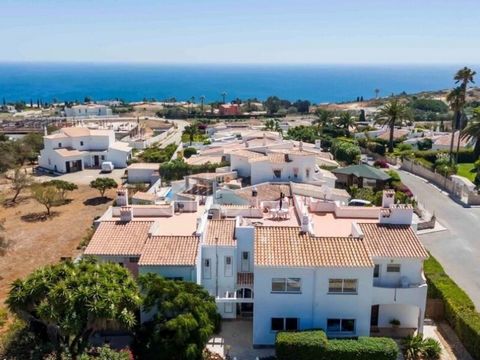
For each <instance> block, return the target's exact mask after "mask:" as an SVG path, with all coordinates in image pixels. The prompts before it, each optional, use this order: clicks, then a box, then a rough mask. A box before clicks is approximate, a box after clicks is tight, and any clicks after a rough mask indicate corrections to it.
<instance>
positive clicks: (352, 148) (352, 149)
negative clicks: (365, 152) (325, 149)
mask: <svg viewBox="0 0 480 360" xmlns="http://www.w3.org/2000/svg"><path fill="white" fill-rule="evenodd" d="M331 152H332V154H333V156H335V159H336V160H338V161H343V162H346V163H347V164H352V163H354V162H356V161H357V160H358V159H359V158H360V154H361V152H360V148H359V147H358V145H357V144H356V143H355V142H352V141H350V140H346V139H344V138H339V139H335V140H334V141H333V143H332V149H331Z"/></svg>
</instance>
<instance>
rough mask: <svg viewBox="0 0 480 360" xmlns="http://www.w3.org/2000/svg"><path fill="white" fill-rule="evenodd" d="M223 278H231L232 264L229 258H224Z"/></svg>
mask: <svg viewBox="0 0 480 360" xmlns="http://www.w3.org/2000/svg"><path fill="white" fill-rule="evenodd" d="M225 276H233V264H232V257H231V256H225Z"/></svg>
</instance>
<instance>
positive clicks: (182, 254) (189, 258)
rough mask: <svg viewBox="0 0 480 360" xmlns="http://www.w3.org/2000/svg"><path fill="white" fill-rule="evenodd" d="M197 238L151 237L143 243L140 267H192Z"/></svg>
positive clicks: (196, 252) (195, 256)
mask: <svg viewBox="0 0 480 360" xmlns="http://www.w3.org/2000/svg"><path fill="white" fill-rule="evenodd" d="M198 243H199V239H198V237H197V236H151V237H150V238H148V240H147V242H146V243H145V247H144V248H143V251H142V256H140V260H139V262H138V265H140V266H149V265H150V266H194V265H195V263H196V259H197V254H198Z"/></svg>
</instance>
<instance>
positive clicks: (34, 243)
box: [0, 185, 114, 307]
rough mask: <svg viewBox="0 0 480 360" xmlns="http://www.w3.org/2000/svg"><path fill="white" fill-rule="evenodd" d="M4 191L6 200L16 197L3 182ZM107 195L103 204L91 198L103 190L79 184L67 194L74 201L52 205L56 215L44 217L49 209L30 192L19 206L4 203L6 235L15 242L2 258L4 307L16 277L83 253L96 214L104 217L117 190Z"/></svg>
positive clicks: (0, 289) (2, 213) (0, 275)
mask: <svg viewBox="0 0 480 360" xmlns="http://www.w3.org/2000/svg"><path fill="white" fill-rule="evenodd" d="M0 190H1V194H2V196H3V197H4V199H7V200H8V199H10V198H11V197H12V194H11V191H10V190H9V189H8V188H7V187H6V186H5V185H0ZM106 195H107V196H109V197H110V199H109V200H108V201H106V202H105V201H100V202H101V203H100V204H99V203H98V202H99V201H87V200H89V199H95V198H97V197H98V196H99V193H98V191H97V190H94V189H91V188H89V187H88V186H85V185H79V189H78V190H76V191H74V192H71V193H69V195H68V196H67V197H68V198H69V199H71V202H70V203H68V204H66V205H62V206H59V207H54V208H52V212H53V215H52V216H51V217H50V218H48V219H44V218H43V219H41V218H42V213H44V211H45V208H44V207H43V206H42V205H40V204H38V203H37V202H36V201H35V200H34V199H32V198H30V197H29V194H28V191H27V192H25V193H22V194H21V195H20V196H19V199H17V203H18V204H17V205H15V206H1V205H0V220H1V219H4V220H5V223H4V226H5V237H6V238H7V240H9V241H10V242H11V245H10V246H9V248H8V249H7V253H6V255H5V256H4V257H0V307H1V306H2V304H3V302H4V301H5V298H6V295H7V293H8V290H9V287H10V284H11V282H12V281H13V280H15V279H17V278H21V277H24V276H26V275H28V274H29V273H31V272H32V271H34V270H35V269H37V268H39V267H41V266H43V265H46V264H52V263H56V262H58V261H60V259H61V257H75V256H76V255H78V254H79V251H78V250H76V248H77V246H78V245H79V243H80V241H81V240H82V238H83V237H84V236H85V234H86V233H87V230H88V229H89V227H90V226H91V225H92V221H93V219H94V217H95V216H100V215H101V214H102V213H103V212H104V211H105V209H106V208H107V207H108V206H109V204H111V203H112V199H111V198H113V195H114V192H113V191H112V192H111V193H107V194H106ZM97 200H99V199H97ZM84 202H85V203H84ZM39 218H40V219H39Z"/></svg>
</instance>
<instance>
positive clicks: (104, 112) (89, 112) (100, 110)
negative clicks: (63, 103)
mask: <svg viewBox="0 0 480 360" xmlns="http://www.w3.org/2000/svg"><path fill="white" fill-rule="evenodd" d="M64 111H65V116H66V117H76V118H88V117H96V116H112V109H110V108H109V107H108V106H106V105H100V104H86V105H74V106H72V107H65V109H64Z"/></svg>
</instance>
